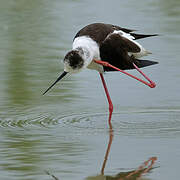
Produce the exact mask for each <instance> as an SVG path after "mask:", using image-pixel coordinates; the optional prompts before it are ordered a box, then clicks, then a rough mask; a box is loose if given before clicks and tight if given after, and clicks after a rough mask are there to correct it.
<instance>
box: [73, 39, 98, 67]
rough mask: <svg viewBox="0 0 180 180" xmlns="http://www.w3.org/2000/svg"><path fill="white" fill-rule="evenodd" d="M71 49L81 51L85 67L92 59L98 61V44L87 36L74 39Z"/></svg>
mask: <svg viewBox="0 0 180 180" xmlns="http://www.w3.org/2000/svg"><path fill="white" fill-rule="evenodd" d="M72 48H73V49H79V48H81V49H82V50H83V53H82V58H83V59H84V61H85V66H86V67H87V66H88V65H89V64H90V63H91V62H92V60H93V59H94V58H97V59H100V56H99V46H98V44H97V43H96V42H95V41H94V40H92V39H91V38H89V37H87V36H80V37H77V38H75V40H74V42H73V47H72Z"/></svg>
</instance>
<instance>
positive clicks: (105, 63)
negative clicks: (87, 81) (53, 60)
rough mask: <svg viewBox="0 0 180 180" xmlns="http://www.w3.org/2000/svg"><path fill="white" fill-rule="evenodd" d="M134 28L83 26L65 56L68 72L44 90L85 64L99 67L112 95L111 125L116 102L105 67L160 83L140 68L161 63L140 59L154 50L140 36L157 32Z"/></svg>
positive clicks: (106, 25)
mask: <svg viewBox="0 0 180 180" xmlns="http://www.w3.org/2000/svg"><path fill="white" fill-rule="evenodd" d="M133 31H134V30H131V29H126V28H122V27H119V26H116V25H111V24H104V23H94V24H90V25H87V26H85V27H84V28H82V29H81V30H80V31H79V32H78V33H77V34H76V36H75V37H74V40H73V45H72V50H71V51H69V52H68V53H67V54H66V55H65V57H64V61H63V62H64V72H63V73H62V74H61V75H60V76H59V77H58V79H57V80H56V81H55V82H54V83H53V84H52V85H51V86H50V87H49V88H48V89H47V90H46V91H45V92H44V93H43V94H45V93H46V92H47V91H48V90H49V89H51V88H52V87H53V86H54V85H55V84H56V83H57V82H58V81H60V80H61V79H62V78H63V77H64V76H65V75H66V74H67V73H71V74H73V73H78V72H80V71H81V70H83V69H85V68H89V69H95V70H97V71H98V72H99V74H100V77H101V80H102V83H103V86H104V89H105V93H106V96H107V99H108V103H109V120H108V122H109V125H110V126H111V116H112V112H113V104H112V101H111V98H110V95H109V92H108V89H107V86H106V83H105V80H104V77H103V73H104V72H105V71H120V72H122V73H124V74H126V75H128V76H130V77H132V78H134V79H136V80H138V81H140V82H142V83H144V84H146V85H148V86H149V87H151V88H154V87H155V86H156V84H155V83H154V82H153V81H152V80H150V79H149V78H148V77H147V76H146V75H145V74H144V73H143V72H142V71H141V70H140V69H139V68H142V67H145V66H150V65H153V64H157V62H155V61H149V60H140V59H139V58H141V57H143V56H147V55H148V54H151V53H150V52H149V51H147V50H146V49H145V48H144V47H142V46H141V45H140V44H139V43H138V42H137V41H136V40H137V39H141V38H146V37H151V36H157V34H152V35H145V34H136V33H134V32H133ZM128 69H136V70H137V71H139V72H140V73H141V74H142V75H143V76H144V77H145V79H147V80H148V81H149V82H146V81H144V80H142V79H140V78H138V77H136V76H133V75H131V74H130V73H128V72H126V71H124V70H128Z"/></svg>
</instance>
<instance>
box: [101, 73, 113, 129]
mask: <svg viewBox="0 0 180 180" xmlns="http://www.w3.org/2000/svg"><path fill="white" fill-rule="evenodd" d="M99 74H100V77H101V80H102V83H103V86H104V90H105V93H106V96H107V100H108V103H109V119H108V123H109V127H110V129H112V125H111V116H112V112H113V104H112V101H111V97H110V95H109V92H108V89H107V86H106V82H105V80H104V77H103V74H102V73H99Z"/></svg>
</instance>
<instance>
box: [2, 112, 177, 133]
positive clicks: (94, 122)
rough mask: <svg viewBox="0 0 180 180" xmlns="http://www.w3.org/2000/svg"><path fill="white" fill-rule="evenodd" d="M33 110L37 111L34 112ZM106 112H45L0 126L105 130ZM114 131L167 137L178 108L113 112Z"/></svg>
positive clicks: (174, 126) (5, 120)
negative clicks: (60, 113)
mask: <svg viewBox="0 0 180 180" xmlns="http://www.w3.org/2000/svg"><path fill="white" fill-rule="evenodd" d="M36 113H37V112H36ZM107 119H108V114H105V113H79V114H78V113H76V114H70V115H56V114H55V115H49V114H47V113H44V114H43V113H42V114H38V113H37V114H33V113H32V112H31V113H29V115H21V116H18V115H16V116H13V118H10V117H9V118H2V117H1V118H0V127H20V128H25V127H28V128H32V126H35V127H38V126H39V127H45V128H49V127H58V128H61V127H62V126H66V127H72V128H74V129H81V130H82V129H83V131H86V130H87V129H89V131H90V132H93V133H94V132H95V131H107V129H108V123H107ZM112 125H113V128H114V132H115V133H118V134H122V135H138V136H139V135H140V136H157V135H158V136H170V135H176V136H177V135H180V111H179V110H144V111H138V110H137V111H123V112H116V113H113V116H112Z"/></svg>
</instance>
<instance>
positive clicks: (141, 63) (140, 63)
mask: <svg viewBox="0 0 180 180" xmlns="http://www.w3.org/2000/svg"><path fill="white" fill-rule="evenodd" d="M136 62H137V63H136V65H137V66H138V67H139V68H142V67H146V66H151V65H154V64H158V62H156V61H149V60H140V59H136ZM133 69H134V68H133Z"/></svg>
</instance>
